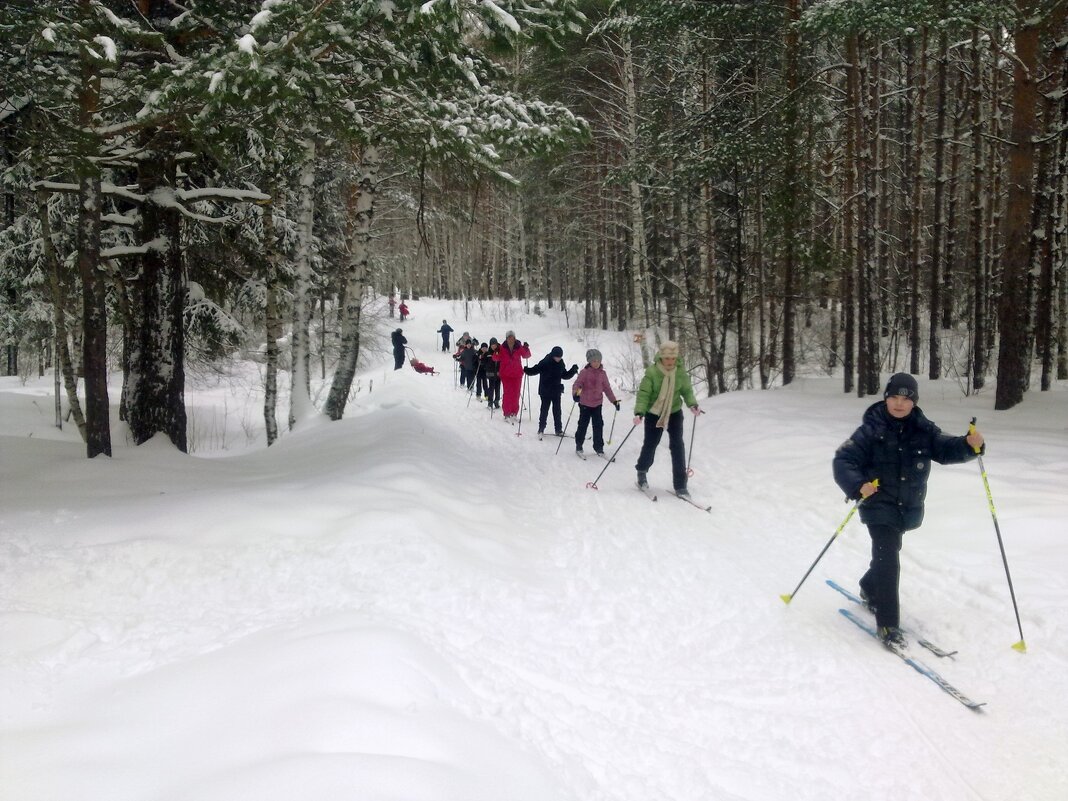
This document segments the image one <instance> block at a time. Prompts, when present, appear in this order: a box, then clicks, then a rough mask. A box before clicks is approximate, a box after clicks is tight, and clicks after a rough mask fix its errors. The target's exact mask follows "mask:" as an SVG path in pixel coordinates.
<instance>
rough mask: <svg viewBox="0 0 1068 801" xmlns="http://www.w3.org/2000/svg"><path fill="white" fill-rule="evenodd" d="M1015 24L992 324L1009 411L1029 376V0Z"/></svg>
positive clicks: (1034, 29) (1034, 35)
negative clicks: (996, 298) (1009, 130)
mask: <svg viewBox="0 0 1068 801" xmlns="http://www.w3.org/2000/svg"><path fill="white" fill-rule="evenodd" d="M1017 7H1018V11H1019V19H1020V20H1021V22H1020V27H1019V28H1018V29H1017V30H1016V31H1015V32H1014V35H1013V42H1014V45H1015V48H1014V49H1015V56H1016V57H1015V61H1014V65H1013V85H1012V133H1011V137H1010V138H1011V141H1010V143H1009V144H1008V145H1007V146H1006V149H1007V154H1008V169H1007V173H1006V176H1005V182H1006V184H1007V185H1008V186H1007V189H1008V195H1007V198H1006V201H1005V217H1004V221H1003V226H1004V227H1003V234H1002V238H1003V240H1004V243H1005V250H1004V253H1003V254H1002V257H1001V263H1002V279H1001V301H1000V303H999V308H998V322H999V328H1000V329H1001V346H1000V348H999V350H998V386H997V393H996V396H995V399H994V408H995V409H997V410H1004V409H1011V408H1012V407H1013V406H1015V405H1017V404H1018V403H1020V402H1021V401H1023V397H1024V393H1025V392H1026V391H1027V385H1028V379H1029V376H1030V370H1029V368H1030V366H1031V364H1030V352H1029V343H1030V341H1031V336H1030V335H1031V323H1032V317H1031V304H1030V299H1029V297H1028V280H1027V279H1028V267H1029V266H1030V254H1031V207H1032V204H1033V203H1034V200H1035V186H1034V168H1035V135H1036V134H1037V132H1038V130H1037V116H1038V101H1039V91H1038V82H1037V79H1038V66H1039V58H1038V55H1039V54H1038V50H1039V40H1040V38H1041V28H1040V27H1039V23H1038V22H1037V21H1035V20H1034V14H1035V11H1036V9H1035V7H1034V3H1033V2H1031V0H1019V2H1018V3H1017Z"/></svg>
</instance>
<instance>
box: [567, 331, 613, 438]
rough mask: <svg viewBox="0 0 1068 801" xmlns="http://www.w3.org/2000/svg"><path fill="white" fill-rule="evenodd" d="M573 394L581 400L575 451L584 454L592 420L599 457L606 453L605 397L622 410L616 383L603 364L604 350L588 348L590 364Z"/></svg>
mask: <svg viewBox="0 0 1068 801" xmlns="http://www.w3.org/2000/svg"><path fill="white" fill-rule="evenodd" d="M571 395H572V397H573V398H574V399H575V402H576V403H578V407H579V419H578V428H576V429H575V450H576V451H577V452H578V453H582V444H583V443H584V442H585V441H586V430H587V429H588V428H589V425H590V422H591V421H592V422H593V451H594V453H596V454H597V455H598V456H604V417H603V416H602V414H601V404H602V403H603V402H604V396H605V395H607V396H608V400H609V401H611V402H612V405H613V406H615V407H616V411H617V412H618V411H619V400H618V399H617V398H616V395H615V393H614V392H613V391H612V382H611V381H609V380H608V374H607V373H606V372H605V371H604V367H602V366H601V351H599V350H597V349H596V348H591V349H590V350H588V351H586V366H585V367H583V368H582V371H581V372H580V373H579V374H578V378H576V379H575V383H574V384H572V385H571Z"/></svg>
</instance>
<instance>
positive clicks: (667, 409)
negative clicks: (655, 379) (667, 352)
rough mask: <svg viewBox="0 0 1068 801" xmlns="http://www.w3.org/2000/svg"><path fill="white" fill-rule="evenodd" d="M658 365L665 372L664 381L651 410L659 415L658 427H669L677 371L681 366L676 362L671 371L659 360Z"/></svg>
mask: <svg viewBox="0 0 1068 801" xmlns="http://www.w3.org/2000/svg"><path fill="white" fill-rule="evenodd" d="M656 366H657V369H659V370H660V372H661V373H663V374H664V383H663V384H661V385H660V394H659V395H657V396H656V400H655V401H653V405H652V406H650V407H649V411H650V412H653V413H654V414H656V415H658V416H659V419H658V420H657V421H656V427H657V428H667V424H668V418H669V417H671V406H672V404H673V403H674V402H675V371H676V370H678V369H679V366H678V362H676V363H675V368H674V369H673V370H671V372H668V371H667V370H665V369H664V365H662V364H661V363H660V362H659V361H658V362H657V363H656Z"/></svg>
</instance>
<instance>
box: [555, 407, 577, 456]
mask: <svg viewBox="0 0 1068 801" xmlns="http://www.w3.org/2000/svg"><path fill="white" fill-rule="evenodd" d="M576 406H578V401H575V402H574V403H572V404H571V411H570V412H568V413H567V420H565V421H564V431H567V427H568V426H569V425H571V415H573V414H574V413H575V407H576ZM559 439H560V441H559V442H557V443H556V452H557V453H560V446H561V445H563V444H564V435H563V434H561V435H560V437H559Z"/></svg>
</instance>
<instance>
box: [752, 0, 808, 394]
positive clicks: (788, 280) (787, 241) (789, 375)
mask: <svg viewBox="0 0 1068 801" xmlns="http://www.w3.org/2000/svg"><path fill="white" fill-rule="evenodd" d="M799 15H800V3H799V0H787V3H786V43H785V44H786V53H785V63H784V69H785V70H786V93H787V95H786V106H785V108H784V112H783V114H784V120H783V137H784V139H785V143H784V144H785V150H786V152H785V154H784V156H785V159H786V163H785V165H784V174H783V191H784V192H785V193H786V194H785V205H786V208H785V218H784V220H783V223H784V224H783V232H782V233H783V301H782V303H783V305H782V383H783V384H784V385H786V384H790V383H792V382H793V380H794V377H795V376H796V374H797V353H796V350H795V344H796V343H795V341H794V337H795V335H796V333H795V332H796V328H797V302H798V298H797V294H798V292H797V287H798V275H797V273H798V269H799V268H798V265H797V243H796V239H797V223H798V220H797V217H798V213H799V208H800V206H799V203H798V199H799V198H798V195H799V194H800V187H799V186H798V180H797V178H798V162H799V161H800V158H801V142H800V139H801V132H800V125H799V122H800V116H801V111H800V99H799V98H798V97H797V91H798V73H799V71H800V66H799V63H798V62H799V58H800V54H799V50H800V45H799V41H798V35H797V21H798V18H799ZM761 351H762V352H763V347H762V348H761ZM767 381H768V377H767V375H766V368H765V369H764V370H763V371H762V372H761V386H762V388H765V389H766V388H767Z"/></svg>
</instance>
